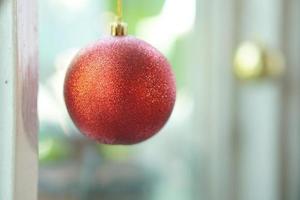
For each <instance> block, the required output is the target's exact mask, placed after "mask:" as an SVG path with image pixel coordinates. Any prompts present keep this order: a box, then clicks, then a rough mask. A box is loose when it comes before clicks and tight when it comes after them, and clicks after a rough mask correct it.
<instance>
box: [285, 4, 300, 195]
mask: <svg viewBox="0 0 300 200" xmlns="http://www.w3.org/2000/svg"><path fill="white" fill-rule="evenodd" d="M284 13H285V17H284V29H283V35H284V37H283V39H284V54H285V57H286V65H287V67H286V74H285V77H284V84H283V88H282V91H283V96H282V100H283V106H284V107H283V110H282V111H283V113H282V115H281V116H282V117H281V119H282V123H281V124H282V133H281V144H282V149H281V163H282V167H281V170H282V171H281V172H282V183H281V186H282V192H283V194H282V195H281V197H282V200H299V199H300V192H299V188H300V156H299V152H300V123H299V122H300V89H299V88H300V66H299V64H300V23H299V20H300V1H299V0H290V1H286V3H285V5H284Z"/></svg>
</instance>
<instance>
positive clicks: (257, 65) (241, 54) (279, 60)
mask: <svg viewBox="0 0 300 200" xmlns="http://www.w3.org/2000/svg"><path fill="white" fill-rule="evenodd" d="M283 69H284V59H283V56H282V54H281V53H280V52H279V51H275V50H271V49H268V48H266V47H264V46H263V45H262V44H260V43H258V42H253V41H246V42H243V43H242V44H241V45H240V46H239V47H238V49H237V51H236V53H235V56H234V73H235V75H236V76H237V78H238V79H241V80H253V79H259V78H269V77H278V76H279V75H281V74H282V73H283Z"/></svg>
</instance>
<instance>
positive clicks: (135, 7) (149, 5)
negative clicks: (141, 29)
mask: <svg viewBox="0 0 300 200" xmlns="http://www.w3.org/2000/svg"><path fill="white" fill-rule="evenodd" d="M164 3H165V0H151V1H140V0H123V18H124V21H126V22H127V23H128V24H129V25H130V26H129V33H130V34H133V33H134V32H135V28H136V24H137V23H138V22H139V21H140V20H142V19H144V18H146V17H151V16H155V15H157V14H159V13H160V11H161V9H162V7H163V5H164ZM108 7H109V9H110V10H111V11H113V12H116V7H117V0H109V1H108Z"/></svg>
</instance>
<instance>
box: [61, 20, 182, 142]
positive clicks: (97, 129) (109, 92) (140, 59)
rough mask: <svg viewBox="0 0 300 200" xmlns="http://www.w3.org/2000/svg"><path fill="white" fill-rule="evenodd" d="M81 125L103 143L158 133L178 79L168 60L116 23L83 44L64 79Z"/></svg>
mask: <svg viewBox="0 0 300 200" xmlns="http://www.w3.org/2000/svg"><path fill="white" fill-rule="evenodd" d="M64 97H65V102H66V106H67V110H68V112H69V114H70V116H71V118H72V120H73V122H74V124H75V125H76V126H77V127H78V129H79V130H80V131H81V132H82V133H83V134H84V135H86V136H88V137H89V138H91V139H94V140H97V141H99V142H100V143H105V144H135V143H139V142H142V141H144V140H146V139H148V138H150V137H151V136H153V135H154V134H155V133H157V132H158V131H159V130H160V129H161V128H162V127H163V126H164V124H165V123H166V122H167V120H168V118H169V117H170V115H171V112H172V110H173V106H174V103H175V98H176V87H175V78H174V75H173V73H172V70H171V66H170V64H169V63H168V61H167V59H166V58H165V57H164V56H163V55H162V54H161V53H160V52H159V51H158V50H156V49H155V48H154V47H152V46H151V45H149V44H148V43H146V42H144V41H142V40H139V39H137V38H135V37H132V36H126V25H125V24H124V23H122V22H117V23H115V24H113V25H112V36H111V37H107V38H105V39H102V40H99V41H97V42H95V43H93V44H91V45H90V46H88V47H86V48H83V49H82V50H81V51H80V52H79V53H78V54H77V56H76V57H75V58H74V59H73V61H72V62H71V64H70V67H69V69H68V71H67V74H66V78H65V84H64Z"/></svg>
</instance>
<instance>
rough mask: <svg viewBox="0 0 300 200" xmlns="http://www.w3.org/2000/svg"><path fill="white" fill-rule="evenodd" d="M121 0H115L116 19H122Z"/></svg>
mask: <svg viewBox="0 0 300 200" xmlns="http://www.w3.org/2000/svg"><path fill="white" fill-rule="evenodd" d="M122 6H123V5H122V0H117V19H118V21H122V18H123V11H122Z"/></svg>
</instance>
